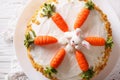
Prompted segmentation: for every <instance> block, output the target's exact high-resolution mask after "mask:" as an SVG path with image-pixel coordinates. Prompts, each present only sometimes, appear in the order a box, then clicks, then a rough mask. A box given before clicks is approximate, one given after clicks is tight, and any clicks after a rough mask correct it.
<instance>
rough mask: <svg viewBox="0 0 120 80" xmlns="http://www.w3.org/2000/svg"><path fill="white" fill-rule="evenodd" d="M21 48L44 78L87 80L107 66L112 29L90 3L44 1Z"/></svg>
mask: <svg viewBox="0 0 120 80" xmlns="http://www.w3.org/2000/svg"><path fill="white" fill-rule="evenodd" d="M24 45H25V47H26V49H27V51H28V52H27V53H28V57H29V59H30V62H31V64H32V65H33V67H34V68H35V69H36V70H37V71H39V72H40V73H42V74H43V76H45V77H46V78H48V79H50V80H90V79H92V78H93V77H95V76H96V75H97V74H98V73H100V71H101V70H103V69H104V67H105V66H106V64H107V61H108V59H109V56H110V52H111V50H112V46H113V39H112V30H111V28H110V23H109V21H108V19H107V15H106V14H104V13H103V11H102V10H101V9H100V8H99V7H98V6H96V5H95V3H94V2H93V1H91V0H64V1H63V0H47V1H46V2H44V3H43V4H42V5H40V8H39V9H38V10H36V12H35V14H34V15H33V16H32V18H31V19H30V21H29V22H28V24H27V27H26V32H25V40H24Z"/></svg>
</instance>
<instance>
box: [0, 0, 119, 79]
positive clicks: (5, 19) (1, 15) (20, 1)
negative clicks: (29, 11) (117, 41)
mask: <svg viewBox="0 0 120 80" xmlns="http://www.w3.org/2000/svg"><path fill="white" fill-rule="evenodd" d="M28 1H29V0H0V33H1V32H4V31H5V30H6V29H7V28H8V27H9V24H8V23H9V21H10V20H11V19H13V17H16V16H15V15H16V14H18V13H17V12H18V10H19V9H20V7H22V6H24V5H25V4H26V3H27V2H28ZM109 2H110V5H111V6H112V7H113V9H114V10H115V12H116V13H117V15H118V17H119V19H120V15H119V13H120V10H117V9H119V7H120V5H119V4H120V0H116V2H115V3H114V1H113V0H109ZM11 47H13V45H12V44H5V42H4V41H3V40H2V39H0V80H4V76H5V75H6V74H8V72H10V68H11V59H12V58H13V57H14V56H15V52H14V50H13V49H12V48H11Z"/></svg>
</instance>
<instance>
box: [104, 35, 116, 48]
mask: <svg viewBox="0 0 120 80" xmlns="http://www.w3.org/2000/svg"><path fill="white" fill-rule="evenodd" d="M113 44H114V43H113V38H112V37H108V38H107V41H106V44H105V47H106V48H108V47H109V48H110V49H111V48H112V47H113Z"/></svg>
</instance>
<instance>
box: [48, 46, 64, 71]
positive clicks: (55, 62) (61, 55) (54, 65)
mask: <svg viewBox="0 0 120 80" xmlns="http://www.w3.org/2000/svg"><path fill="white" fill-rule="evenodd" d="M65 54H66V52H65V50H64V49H63V48H62V49H60V50H59V51H58V52H57V54H56V55H55V56H54V57H53V59H52V61H51V63H50V66H51V67H52V68H54V69H55V68H57V67H58V66H59V65H60V64H61V62H62V61H63V59H64V57H65Z"/></svg>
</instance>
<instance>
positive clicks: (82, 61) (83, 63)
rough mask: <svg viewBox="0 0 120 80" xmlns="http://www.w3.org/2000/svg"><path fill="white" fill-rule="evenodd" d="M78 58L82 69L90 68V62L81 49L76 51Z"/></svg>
mask: <svg viewBox="0 0 120 80" xmlns="http://www.w3.org/2000/svg"><path fill="white" fill-rule="evenodd" d="M75 54H76V59H77V62H78V65H79V67H80V68H81V70H82V71H87V70H88V69H89V64H88V62H87V60H86V58H85V56H84V54H83V53H82V52H80V51H78V50H77V51H76V53H75Z"/></svg>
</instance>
